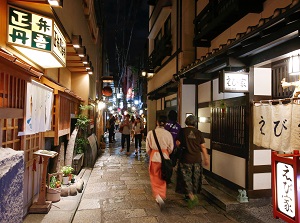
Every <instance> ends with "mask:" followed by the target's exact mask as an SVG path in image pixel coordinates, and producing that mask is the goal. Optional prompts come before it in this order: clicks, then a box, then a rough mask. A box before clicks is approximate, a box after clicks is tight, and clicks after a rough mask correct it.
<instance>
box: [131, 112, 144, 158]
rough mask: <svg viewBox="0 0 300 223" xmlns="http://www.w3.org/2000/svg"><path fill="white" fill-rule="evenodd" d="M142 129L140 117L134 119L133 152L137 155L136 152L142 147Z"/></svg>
mask: <svg viewBox="0 0 300 223" xmlns="http://www.w3.org/2000/svg"><path fill="white" fill-rule="evenodd" d="M143 130H144V127H143V124H142V123H141V119H140V117H137V118H136V119H135V122H134V125H133V131H134V145H135V154H136V155H137V154H138V152H141V147H142V131H143Z"/></svg>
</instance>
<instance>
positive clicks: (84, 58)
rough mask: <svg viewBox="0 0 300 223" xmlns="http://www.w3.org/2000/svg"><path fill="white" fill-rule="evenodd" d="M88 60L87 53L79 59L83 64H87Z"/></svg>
mask: <svg viewBox="0 0 300 223" xmlns="http://www.w3.org/2000/svg"><path fill="white" fill-rule="evenodd" d="M89 60H90V57H89V55H86V56H84V57H81V61H82V63H83V64H88V63H89Z"/></svg>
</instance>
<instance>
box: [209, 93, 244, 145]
mask: <svg viewBox="0 0 300 223" xmlns="http://www.w3.org/2000/svg"><path fill="white" fill-rule="evenodd" d="M242 102H243V98H237V99H227V100H224V101H223V100H221V101H216V102H214V103H213V106H212V119H213V121H212V141H213V142H214V143H219V144H224V145H230V146H235V147H239V148H244V147H245V144H246V124H245V123H246V116H245V113H246V105H245V104H244V103H242Z"/></svg>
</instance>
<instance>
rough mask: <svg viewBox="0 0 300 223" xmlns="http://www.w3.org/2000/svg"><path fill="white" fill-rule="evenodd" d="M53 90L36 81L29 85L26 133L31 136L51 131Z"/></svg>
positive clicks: (23, 133) (22, 133) (21, 133)
mask: <svg viewBox="0 0 300 223" xmlns="http://www.w3.org/2000/svg"><path fill="white" fill-rule="evenodd" d="M53 99H54V95H53V90H52V89H51V88H48V87H46V86H44V85H42V84H40V83H38V82H36V81H32V82H28V83H27V94H26V119H25V129H24V132H19V134H18V135H31V134H36V133H39V132H45V131H48V130H51V119H52V114H51V112H52V107H53Z"/></svg>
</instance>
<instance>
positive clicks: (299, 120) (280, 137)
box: [253, 103, 300, 153]
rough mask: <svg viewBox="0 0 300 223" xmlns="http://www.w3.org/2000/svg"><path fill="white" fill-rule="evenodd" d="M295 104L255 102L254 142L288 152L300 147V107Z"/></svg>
mask: <svg viewBox="0 0 300 223" xmlns="http://www.w3.org/2000/svg"><path fill="white" fill-rule="evenodd" d="M294 106H297V105H296V104H291V103H289V104H278V105H271V104H262V103H258V104H254V106H253V128H254V129H253V144H255V145H257V146H261V147H264V148H270V149H272V150H275V151H281V152H286V153H289V152H292V150H293V149H300V147H299V146H300V130H299V127H300V125H299V124H300V111H299V108H300V107H297V108H296V107H294ZM298 106H299V105H298ZM294 113H295V114H294ZM298 125H299V126H298ZM297 136H298V137H297ZM297 147H298V148H297Z"/></svg>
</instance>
